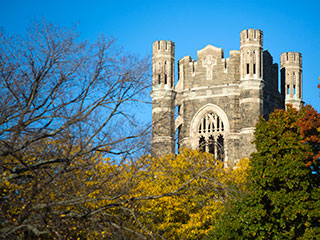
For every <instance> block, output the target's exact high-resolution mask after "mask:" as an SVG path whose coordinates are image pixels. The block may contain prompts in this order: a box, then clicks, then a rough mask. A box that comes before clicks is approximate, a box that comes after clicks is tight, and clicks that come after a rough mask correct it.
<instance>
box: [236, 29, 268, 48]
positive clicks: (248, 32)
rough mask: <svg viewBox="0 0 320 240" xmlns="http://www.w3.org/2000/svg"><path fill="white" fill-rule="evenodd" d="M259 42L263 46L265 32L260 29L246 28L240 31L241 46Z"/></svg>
mask: <svg viewBox="0 0 320 240" xmlns="http://www.w3.org/2000/svg"><path fill="white" fill-rule="evenodd" d="M247 44H259V45H261V47H262V46H263V32H262V31H261V30H259V29H245V30H242V31H241V33H240V46H243V45H247Z"/></svg>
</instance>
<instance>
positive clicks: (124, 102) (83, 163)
mask: <svg viewBox="0 0 320 240" xmlns="http://www.w3.org/2000/svg"><path fill="white" fill-rule="evenodd" d="M149 66H150V65H149V60H148V58H139V57H137V56H133V55H129V54H124V53H122V52H121V51H120V50H119V48H117V47H116V46H115V44H114V40H113V39H106V38H104V37H100V38H99V39H98V40H97V42H95V43H93V44H91V43H89V42H81V41H79V38H78V34H77V33H76V32H75V29H74V28H62V27H59V26H56V25H53V24H47V23H46V22H45V21H44V20H43V21H40V22H35V23H34V24H33V25H32V26H31V27H30V28H29V29H28V31H27V33H26V35H24V36H13V37H7V36H6V35H5V34H4V33H3V32H0V161H1V164H0V174H1V210H2V211H1V218H0V228H1V229H0V234H1V236H3V237H10V236H15V237H21V238H22V237H24V238H32V236H49V235H48V234H51V235H50V236H54V237H55V238H65V236H61V231H59V224H60V225H63V224H67V222H65V223H63V222H62V221H61V219H62V218H63V217H61V216H64V215H66V213H63V212H65V211H67V210H66V208H64V207H61V206H71V205H72V206H76V205H77V204H79V203H81V204H83V203H85V202H89V201H91V202H92V201H93V198H92V197H88V196H89V194H90V193H91V192H92V191H94V190H95V189H96V188H97V185H95V186H94V187H91V188H90V189H89V190H88V189H87V190H88V191H87V192H86V193H83V194H76V193H75V192H79V191H80V192H81V189H82V188H83V186H81V184H79V182H78V183H77V181H75V180H76V179H77V178H78V179H79V178H81V177H82V178H84V179H89V180H90V177H88V176H86V175H85V172H86V171H88V170H92V169H93V168H94V167H95V165H94V164H92V163H93V162H94V163H95V164H97V163H98V162H99V161H100V162H101V161H107V160H110V159H112V156H114V155H116V156H118V157H117V158H116V161H118V162H117V163H119V161H121V159H127V158H128V156H132V154H134V153H136V152H139V151H141V149H143V148H144V147H145V144H146V142H148V141H146V140H145V138H147V137H148V135H147V133H148V129H147V128H146V127H145V125H141V124H140V123H139V122H138V121H137V120H136V119H135V113H136V112H137V110H139V107H141V103H142V102H144V100H145V93H146V90H147V89H148V84H149V79H148V78H149ZM106 159H107V160H106ZM119 165H120V164H117V166H119ZM117 171H118V168H117V167H114V168H113V170H112V171H111V172H108V173H106V175H107V176H105V178H104V179H102V180H101V181H102V182H100V183H101V184H105V183H106V181H107V179H109V180H110V179H111V176H112V174H115V173H116V172H117ZM75 172H76V173H77V174H75ZM94 177H97V176H93V175H92V176H91V179H92V178H94ZM68 181H69V182H68ZM71 182H72V183H71ZM110 182H112V181H110ZM59 183H60V185H59ZM62 183H64V184H62ZM68 184H69V185H70V186H68ZM77 184H78V185H77ZM61 186H64V189H61ZM22 187H23V189H22ZM67 187H69V188H70V189H68V188H67ZM48 189H50V190H48ZM75 190H77V191H75ZM113 191H115V192H116V190H113ZM50 194H51V197H50ZM63 194H64V195H63ZM115 194H116V193H115ZM118 194H120V193H118ZM62 195H63V196H62ZM52 196H54V199H53V198H52ZM62 199H63V201H62ZM59 207H60V209H59ZM61 209H63V212H61ZM69 210H70V209H69ZM95 210H97V209H95ZM70 211H71V210H70ZM75 212H77V213H78V215H77V216H76V217H78V219H81V218H82V219H83V218H84V216H87V217H90V218H92V216H94V214H93V212H94V211H93V210H91V211H88V209H78V210H77V211H75ZM75 212H74V213H75ZM53 215H56V216H57V218H54V217H52V216H53ZM58 217H59V218H58ZM57 219H58V220H59V221H58V220H57ZM73 219H75V218H73ZM50 221H51V222H50ZM55 221H56V222H55ZM53 222H55V224H53ZM69 224H71V223H70V222H69ZM114 226H116V225H115V223H114ZM64 227H66V228H67V227H68V226H64ZM52 234H53V235H52Z"/></svg>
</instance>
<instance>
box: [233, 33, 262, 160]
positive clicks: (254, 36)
mask: <svg viewBox="0 0 320 240" xmlns="http://www.w3.org/2000/svg"><path fill="white" fill-rule="evenodd" d="M263 87H264V82H263V33H262V31H260V30H256V29H246V30H243V31H242V32H241V33H240V99H239V104H240V125H239V127H240V134H241V135H240V143H241V144H242V146H240V148H241V149H244V152H243V154H244V156H249V155H250V153H251V152H253V151H254V149H255V148H254V146H253V144H252V141H253V133H254V129H255V125H256V123H257V122H258V118H259V116H260V115H262V114H263ZM244 156H240V157H244Z"/></svg>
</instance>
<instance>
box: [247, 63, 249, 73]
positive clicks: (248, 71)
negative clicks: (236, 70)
mask: <svg viewBox="0 0 320 240" xmlns="http://www.w3.org/2000/svg"><path fill="white" fill-rule="evenodd" d="M247 74H249V63H247Z"/></svg>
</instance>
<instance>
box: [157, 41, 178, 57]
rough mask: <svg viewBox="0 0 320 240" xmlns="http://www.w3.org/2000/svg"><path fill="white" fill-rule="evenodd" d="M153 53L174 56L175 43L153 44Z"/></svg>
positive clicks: (158, 42) (162, 42)
mask: <svg viewBox="0 0 320 240" xmlns="http://www.w3.org/2000/svg"><path fill="white" fill-rule="evenodd" d="M152 49H153V53H171V55H174V42H172V41H165V40H160V41H155V42H154V43H153V44H152Z"/></svg>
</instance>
